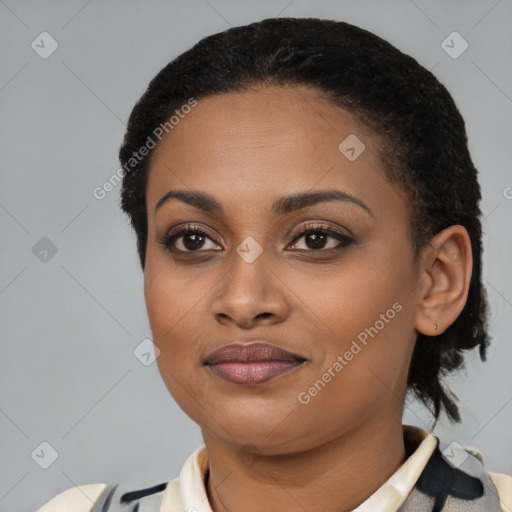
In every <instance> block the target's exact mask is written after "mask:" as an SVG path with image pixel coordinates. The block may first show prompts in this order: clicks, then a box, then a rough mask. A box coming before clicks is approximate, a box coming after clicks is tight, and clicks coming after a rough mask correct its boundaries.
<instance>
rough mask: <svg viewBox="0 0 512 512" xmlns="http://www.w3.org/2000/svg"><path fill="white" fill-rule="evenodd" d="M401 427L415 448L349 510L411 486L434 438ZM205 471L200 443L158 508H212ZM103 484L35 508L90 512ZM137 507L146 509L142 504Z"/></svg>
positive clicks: (390, 502) (377, 508) (400, 496)
mask: <svg viewBox="0 0 512 512" xmlns="http://www.w3.org/2000/svg"><path fill="white" fill-rule="evenodd" d="M403 429H404V436H405V437H406V438H408V439H414V440H416V443H417V444H418V443H419V444H418V445H417V447H416V449H415V450H414V452H413V453H412V454H411V455H410V456H409V457H408V458H407V460H406V461H405V462H404V463H403V464H402V465H401V466H400V467H399V468H398V470H397V471H396V472H395V473H394V474H393V475H392V476H391V477H390V478H389V479H388V480H387V481H386V482H384V483H383V484H382V485H381V487H379V488H378V489H377V490H376V491H375V492H374V493H373V494H372V495H371V496H370V497H369V498H368V499H366V500H365V501H364V503H361V505H359V506H358V507H357V508H356V509H354V511H353V512H396V511H398V509H399V508H400V507H401V506H402V505H403V504H404V502H405V501H406V499H407V497H408V496H409V494H410V493H411V491H412V490H413V488H414V486H415V484H416V482H417V481H418V478H419V476H420V474H421V473H422V471H423V470H424V469H425V466H426V464H427V462H428V461H429V459H430V457H431V456H432V454H433V452H434V450H435V449H436V446H437V439H436V437H434V436H433V435H432V434H428V433H426V432H424V431H423V430H421V429H418V428H416V427H412V426H409V425H404V426H403ZM207 472H208V457H207V453H206V448H205V447H204V446H202V447H200V448H197V449H196V450H195V451H194V452H193V453H192V454H191V455H190V456H189V457H188V459H187V460H186V462H185V464H184V465H183V467H182V470H181V472H180V475H179V477H178V478H175V479H174V480H171V481H170V482H168V483H167V485H166V488H165V490H163V491H162V493H161V494H160V493H159V496H158V500H159V502H160V499H161V505H160V508H159V512H213V511H212V509H211V507H210V503H209V501H208V496H207V492H206V486H205V482H206V475H207ZM490 476H491V478H492V481H493V483H494V485H495V486H496V488H497V489H498V492H499V498H500V500H501V509H502V511H503V512H512V477H510V476H508V475H501V474H496V473H490ZM106 487H107V486H106V485H105V484H88V485H80V486H77V487H73V488H70V489H67V490H65V491H64V492H62V493H60V494H58V495H57V496H55V497H54V498H53V499H52V500H50V501H49V502H48V503H46V504H45V505H43V507H41V508H39V509H38V511H37V512H91V511H92V510H93V508H94V505H95V503H96V500H98V498H99V497H100V496H101V495H102V493H103V492H104V491H105V488H106ZM154 498H155V497H154ZM102 510H103V509H102ZM106 510H107V511H108V510H110V508H107V509H106ZM115 510H117V509H115ZM123 510H124V508H123ZM141 510H147V509H146V508H145V507H144V505H142V507H141ZM151 510H155V511H156V510H157V509H151Z"/></svg>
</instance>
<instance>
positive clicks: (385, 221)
mask: <svg viewBox="0 0 512 512" xmlns="http://www.w3.org/2000/svg"><path fill="white" fill-rule="evenodd" d="M120 160H121V164H122V166H123V170H124V177H123V188H122V208H123V210H124V211H125V212H126V213H127V214H128V215H129V217H130V220H131V223H132V225H133V227H134V230H135V232H136V235H137V243H138V252H139V256H140V261H141V265H142V268H143V270H144V293H145V299H146V305H147V312H148V317H149V321H150V326H151V330H152V334H153V340H154V344H155V345H156V346H157V347H158V349H159V351H160V355H159V357H158V359H157V362H158V367H159V370H160V373H161V375H162V378H163V380H164V382H165V385H166V386H167V388H168V390H169V392H170V393H171V394H172V396H173V397H174V399H175V400H176V401H177V403H178V404H179V405H180V406H181V407H182V409H183V410H184V411H185V412H186V413H187V414H188V415H189V416H190V418H192V419H193V420H194V421H195V422H196V423H197V424H198V425H199V426H200V427H201V430H202V434H203V439H204V444H205V446H204V447H201V448H198V449H197V450H196V451H195V452H194V453H193V454H192V455H191V456H190V457H189V459H188V460H187V461H186V462H185V465H184V467H183V470H182V472H181V474H180V477H179V478H177V479H175V480H173V481H171V482H168V483H165V482H163V483H161V484H158V485H155V486H152V487H148V488H144V489H140V488H134V487H133V486H131V485H128V484H124V485H105V484H91V485H83V486H79V487H75V488H72V489H68V490H67V491H65V492H63V493H61V494H60V495H58V496H56V497H55V498H54V499H53V500H52V501H50V502H49V503H47V504H46V505H45V506H43V507H42V508H41V509H40V512H48V511H55V510H76V511H79V510H80V511H86V510H87V511H89V510H93V509H94V510H102V511H107V510H108V511H113V510H126V509H127V508H126V507H128V506H129V507H130V510H141V511H142V510H144V511H148V510H154V511H158V510H161V511H173V512H174V511H198V512H203V511H214V512H233V511H240V510H243V511H244V512H252V511H267V510H268V511H274V510H286V511H295V510H300V511H303V510H307V511H309V512H313V511H317V510H318V511H320V510H322V511H332V512H334V511H336V512H343V511H352V510H357V511H359V512H360V511H386V512H391V511H398V510H400V511H423V510H425V511H431V510H432V511H441V510H442V511H446V512H449V511H459V510H465V511H475V512H476V511H499V510H508V508H507V506H508V507H510V506H512V499H511V496H512V481H511V478H510V477H508V476H506V475H500V474H495V473H489V472H488V471H487V470H486V469H485V468H484V466H483V465H482V463H481V460H480V458H479V456H478V454H474V453H470V452H468V451H466V450H465V449H464V448H462V447H461V446H460V445H458V444H457V443H451V444H450V445H448V447H447V449H446V450H443V452H441V450H440V449H439V446H438V445H439V440H438V439H437V438H436V437H434V436H433V435H431V434H428V433H426V432H424V431H422V430H421V429H418V428H415V427H411V426H407V425H402V413H403V407H404V400H405V396H406V392H407V391H410V392H412V393H413V394H415V395H416V396H417V397H418V398H419V399H420V400H422V401H423V402H424V403H425V404H426V405H427V406H428V407H430V408H431V410H432V412H433V414H434V417H435V418H436V419H437V418H438V416H439V414H440V413H441V412H442V411H443V410H444V411H445V412H446V414H447V415H448V417H449V418H450V419H452V420H453V421H460V418H459V413H458V409H457V405H456V402H455V397H454V396H453V395H452V394H451V393H450V391H449V390H448V389H447V388H446V387H445V385H444V384H443V380H442V377H443V376H444V375H446V374H448V373H450V372H452V371H454V370H456V369H457V368H459V367H460V366H461V364H462V362H463V353H464V351H465V350H469V349H472V348H474V347H479V351H480V355H481V357H482V358H483V359H484V358H485V353H486V348H487V346H488V342H489V337H488V334H487V331H486V322H487V318H486V301H485V295H484V290H483V287H482V283H481V252H482V246H481V224H480V215H481V213H480V210H479V201H480V187H479V184H478V181H477V171H476V169H475V167H474V165H473V163H472V160H471V157H470V154H469V152H468V148H467V138H466V133H465V127H464V121H463V119H462V117H461V115H460V113H459V111H458V110H457V108H456V106H455V104H454V102H453V100H452V98H451V96H450V95H449V93H448V92H447V90H446V89H445V88H444V86H442V85H441V84H440V83H439V82H438V80H437V79H436V78H435V77H434V76H433V75H432V74H431V73H430V72H428V71H427V70H425V69H424V68H423V67H421V66H420V65H419V64H418V63H417V62H416V61H415V60H414V59H413V58H411V57H409V56H407V55H404V54H403V53H401V52H400V51H399V50H397V49H396V48H394V47H393V46H391V45H390V44H389V43H387V42H386V41H384V40H382V39H380V38H379V37H377V36H375V35H374V34H371V33H370V32H367V31H365V30H362V29H360V28H358V27H355V26H352V25H349V24H347V23H343V22H335V21H330V20H319V19H304V18H303V19H294V18H280V19H267V20H264V21H261V22H259V23H253V24H251V25H248V26H242V27H236V28H232V29H230V30H227V31H225V32H222V33H219V34H216V35H213V36H210V37H207V38H205V39H203V40H202V41H200V42H199V43H198V44H196V45H195V46H194V47H193V48H192V49H191V50H189V51H187V52H185V53H183V54H182V55H180V56H179V57H178V58H176V59H175V60H174V61H172V62H171V63H170V64H169V65H167V66H166V67H165V68H164V69H163V70H162V71H161V72H160V73H158V75H157V76H156V77H155V78H154V79H153V80H152V81H151V83H150V85H149V87H148V89H147V91H146V92H145V94H144V95H143V96H142V98H141V99H140V100H139V102H138V103H137V104H136V105H135V107H134V109H133V112H132V114H131V117H130V120H129V124H128V128H127V131H126V135H125V139H124V142H123V145H122V147H121V149H120ZM500 502H501V503H500ZM59 507H60V508H59ZM93 507H95V508H93ZM139 507H140V508H139Z"/></svg>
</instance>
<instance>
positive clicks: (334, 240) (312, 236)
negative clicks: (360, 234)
mask: <svg viewBox="0 0 512 512" xmlns="http://www.w3.org/2000/svg"><path fill="white" fill-rule="evenodd" d="M302 238H304V245H305V246H306V247H297V246H298V245H299V244H298V242H297V240H300V239H302ZM329 239H331V240H330V241H329ZM353 243H354V240H353V239H352V238H351V237H349V236H347V235H344V234H343V233H340V232H338V231H336V230H334V229H331V228H328V227H325V226H313V227H308V228H306V229H305V230H303V231H302V232H300V233H299V235H298V236H297V237H296V238H295V242H294V243H293V245H292V250H299V251H311V252H325V251H329V250H330V249H341V248H343V247H347V246H349V245H351V244H353ZM322 250H323V251H322Z"/></svg>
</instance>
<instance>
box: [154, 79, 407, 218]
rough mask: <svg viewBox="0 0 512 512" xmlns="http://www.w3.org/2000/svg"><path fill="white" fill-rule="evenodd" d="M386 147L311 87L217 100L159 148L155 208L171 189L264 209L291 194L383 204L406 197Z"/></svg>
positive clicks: (186, 119) (203, 104) (202, 103)
mask: <svg viewBox="0 0 512 512" xmlns="http://www.w3.org/2000/svg"><path fill="white" fill-rule="evenodd" d="M379 143H380V140H379V139H378V137H377V136H376V135H375V134H374V133H373V132H372V131H371V130H370V129H369V128H367V127H366V126H365V125H363V124H362V123H361V122H360V121H359V120H358V119H357V118H356V117H355V116H353V115H352V114H351V113H349V112H347V111H346V110H344V109H341V108H339V107H337V106H335V105H334V104H332V103H331V102H330V101H328V100H327V99H326V98H325V96H324V95H323V94H322V93H321V92H320V91H317V90H315V89H311V88H309V87H305V86H293V87H292V86H289V87H281V86H280V87H265V88H258V89H256V88H254V89H250V90H248V91H245V92H242V93H227V94H218V95H214V96H209V97H206V98H204V99H201V100H199V101H198V104H197V106H195V107H194V108H193V109H192V110H191V111H190V113H188V114H186V115H184V116H183V117H182V119H181V120H180V122H179V124H178V125H176V126H175V127H174V128H173V129H172V131H170V132H169V133H168V134H167V135H165V136H164V137H163V139H162V141H161V142H160V143H159V144H158V146H157V147H156V148H155V151H154V153H153V155H152V160H151V164H150V172H149V177H148V183H147V188H146V199H147V204H148V208H149V210H151V209H152V208H154V205H155V204H156V202H157V201H158V200H159V199H160V197H161V195H163V193H165V192H166V191H167V189H193V190H202V191H205V192H209V193H211V194H212V195H215V196H216V197H218V198H219V199H220V200H221V201H223V202H224V201H225V202H229V201H230V200H231V199H233V198H235V197H236V198H237V199H238V203H240V201H241V200H242V202H244V201H243V200H244V199H246V201H245V202H244V204H248V203H247V202H258V204H259V205H261V204H262V202H263V201H268V202H269V204H271V203H272V202H273V201H274V200H275V199H276V198H278V197H281V196H282V195H285V194H290V193H295V192H304V191H306V190H317V189H326V188H338V189H341V190H343V191H345V192H347V193H350V194H352V195H357V196H359V197H360V198H361V199H362V200H363V201H364V202H366V203H367V204H368V203H371V204H376V203H378V202H379V201H385V200H389V197H387V196H388V195H389V194H391V195H393V194H395V195H397V194H399V191H397V190H396V189H395V187H394V186H392V185H390V184H389V182H388V181H387V179H386V178H385V173H384V170H383V167H382V163H381V162H380V158H379V155H378V147H379ZM347 150H348V152H347ZM352 150H353V151H352ZM354 156H355V157H356V158H354ZM395 199H396V198H395Z"/></svg>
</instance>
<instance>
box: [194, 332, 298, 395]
mask: <svg viewBox="0 0 512 512" xmlns="http://www.w3.org/2000/svg"><path fill="white" fill-rule="evenodd" d="M305 361H306V359H305V358H303V357H301V356H299V355H297V354H293V353H292V352H288V351H287V350H284V349H283V348H280V347H276V346H275V345H271V344H268V343H264V342H253V343H250V344H241V343H233V344H231V345H225V346H224V347H221V348H220V349H218V350H216V351H214V352H213V353H211V354H210V355H209V356H208V357H207V358H206V359H205V361H204V363H203V364H204V366H207V367H208V368H209V370H210V371H211V372H212V373H213V374H214V375H216V376H217V377H220V378H221V379H224V380H226V381H228V382H232V383H234V384H241V385H246V386H254V385H257V384H263V383H265V382H268V381H269V380H271V379H274V378H276V377H278V376H280V375H283V374H285V373H289V372H291V371H293V370H294V369H296V368H298V367H299V366H301V365H302V364H303V363H304V362H305Z"/></svg>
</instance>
